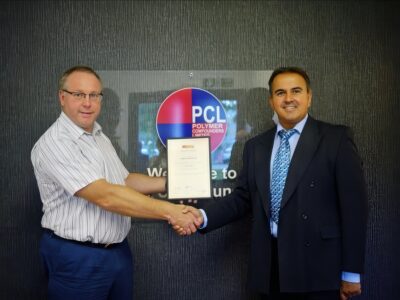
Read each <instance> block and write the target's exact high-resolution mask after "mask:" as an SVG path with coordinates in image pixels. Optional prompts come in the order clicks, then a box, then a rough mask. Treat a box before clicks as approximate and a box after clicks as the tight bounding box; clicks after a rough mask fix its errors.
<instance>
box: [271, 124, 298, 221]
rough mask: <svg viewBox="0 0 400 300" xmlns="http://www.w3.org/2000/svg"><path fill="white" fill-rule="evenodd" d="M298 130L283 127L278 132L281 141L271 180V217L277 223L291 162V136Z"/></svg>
mask: <svg viewBox="0 0 400 300" xmlns="http://www.w3.org/2000/svg"><path fill="white" fill-rule="evenodd" d="M296 131H297V130H296V129H290V130H288V131H285V130H283V129H282V130H279V132H278V135H279V137H280V138H281V143H280V145H279V148H278V151H277V152H276V155H275V158H274V161H273V165H272V180H271V218H272V220H273V221H274V222H275V223H276V224H278V220H279V209H280V206H281V200H282V194H283V189H284V187H285V182H286V176H287V173H288V169H289V164H290V145H289V138H290V137H291V136H292V135H293V134H294V133H296Z"/></svg>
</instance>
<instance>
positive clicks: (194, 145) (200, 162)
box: [167, 137, 211, 199]
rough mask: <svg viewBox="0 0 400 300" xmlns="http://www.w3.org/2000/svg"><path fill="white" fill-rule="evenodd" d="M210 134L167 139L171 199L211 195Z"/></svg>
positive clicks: (197, 197) (169, 193)
mask: <svg viewBox="0 0 400 300" xmlns="http://www.w3.org/2000/svg"><path fill="white" fill-rule="evenodd" d="M210 157H211V153H210V137H192V138H172V139H167V165H168V172H167V176H168V182H167V183H168V199H200V198H210V197H211V159H210Z"/></svg>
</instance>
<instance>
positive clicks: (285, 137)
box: [278, 129, 297, 140]
mask: <svg viewBox="0 0 400 300" xmlns="http://www.w3.org/2000/svg"><path fill="white" fill-rule="evenodd" d="M296 132H297V130H296V129H289V130H285V129H281V130H279V131H278V135H279V137H280V138H281V139H282V140H289V139H290V137H291V136H292V135H293V134H295V133H296Z"/></svg>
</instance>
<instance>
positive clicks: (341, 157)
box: [335, 128, 368, 273]
mask: <svg viewBox="0 0 400 300" xmlns="http://www.w3.org/2000/svg"><path fill="white" fill-rule="evenodd" d="M335 172H336V185H337V192H338V198H339V205H340V212H341V223H342V245H343V247H342V257H343V261H342V270H343V271H345V272H354V273H363V272H364V260H365V244H366V229H367V215H368V201H367V190H366V183H365V178H364V173H363V166H362V161H361V158H360V156H359V154H358V152H357V148H356V146H355V144H354V142H353V139H352V132H351V130H350V129H349V128H346V129H345V130H344V131H343V135H342V137H341V141H340V144H339V148H338V153H337V159H336V168H335Z"/></svg>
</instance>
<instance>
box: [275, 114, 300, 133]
mask: <svg viewBox="0 0 400 300" xmlns="http://www.w3.org/2000/svg"><path fill="white" fill-rule="evenodd" d="M307 119H308V114H307V115H306V116H305V117H304V118H303V120H301V121H300V122H299V123H297V124H296V126H294V127H293V129H296V132H298V133H299V134H301V132H302V131H303V128H304V126H305V125H306V122H307ZM282 129H283V130H286V129H285V128H283V127H282V125H281V123H279V121H278V123H277V124H276V132H277V133H278V132H279V131H280V130H282Z"/></svg>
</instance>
